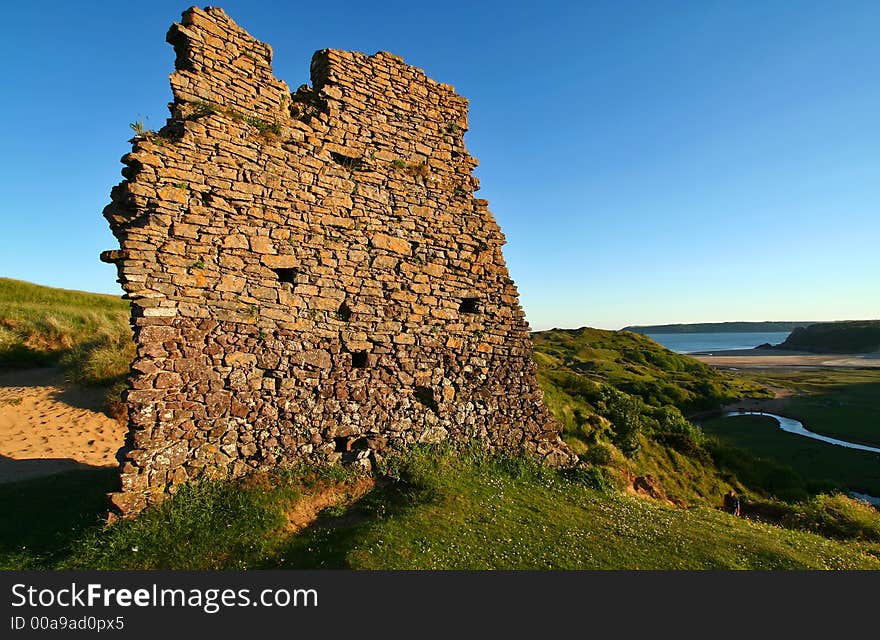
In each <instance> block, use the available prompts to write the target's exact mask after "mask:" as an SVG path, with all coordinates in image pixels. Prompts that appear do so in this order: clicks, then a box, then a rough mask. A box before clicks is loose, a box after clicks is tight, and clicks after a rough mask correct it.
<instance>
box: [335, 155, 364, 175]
mask: <svg viewBox="0 0 880 640" xmlns="http://www.w3.org/2000/svg"><path fill="white" fill-rule="evenodd" d="M330 157H331V158H333V162H335V163H336V164H338V165H339V166H342V167H345V168H346V169H350V170H351V171H361V170H362V169H363V168H364V161H363V160H362V159H361V158H352V157H351V156H345V155H342V154H341V153H336V152H335V151H331V152H330Z"/></svg>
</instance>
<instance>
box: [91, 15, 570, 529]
mask: <svg viewBox="0 0 880 640" xmlns="http://www.w3.org/2000/svg"><path fill="white" fill-rule="evenodd" d="M167 39H168V42H169V43H171V44H172V45H173V46H174V49H175V52H176V56H177V59H176V62H175V67H176V71H175V72H174V73H173V74H172V76H171V86H172V89H173V93H174V102H173V104H171V105H169V106H170V109H171V118H170V119H169V120H168V123H167V124H166V126H165V127H164V128H163V129H162V130H161V131H159V132H157V133H155V134H152V133H147V134H144V135H138V136H136V137H135V139H134V140H133V150H132V152H131V153H130V154H128V155H126V156H125V157H124V158H123V159H122V161H123V163H124V164H125V165H126V168H125V169H123V171H122V173H123V176H124V177H125V178H126V180H125V181H124V182H122V183H121V184H120V185H118V186H117V187H115V188H114V189H113V192H112V202H111V204H110V205H108V206H107V208H106V209H105V211H104V215H105V217H106V218H107V220H108V221H109V222H110V226H111V229H112V231H113V233H114V235H115V236H116V237H117V238H118V240H119V244H120V249H119V250H113V251H107V252H105V253H104V254H102V259H104V260H105V261H108V262H113V263H115V264H116V266H117V268H118V273H119V279H120V282H121V284H122V286H123V288H124V289H125V291H126V294H127V298H128V299H129V300H130V301H131V309H132V324H133V327H134V336H135V342H136V344H137V356H136V359H135V360H134V362H133V364H132V375H131V378H130V382H131V387H132V388H131V390H130V391H129V392H128V393H127V398H126V404H127V407H128V412H129V434H128V437H127V441H126V445H125V447H124V449H123V455H124V460H123V461H122V466H121V480H122V487H121V492H119V493H116V494H113V495H112V496H111V498H112V500H113V503H114V505H115V506H116V507H117V508H118V509H119V510H120V511H121V512H122V513H135V512H137V511H138V510H140V509H141V508H143V507H144V506H145V505H146V504H149V503H150V502H153V501H154V500H155V499H156V498H158V497H161V496H162V495H163V494H165V493H167V492H169V491H173V490H174V487H176V486H177V485H179V484H181V483H183V482H186V481H187V480H188V479H190V478H195V477H200V476H201V475H203V474H205V473H207V474H209V475H216V474H224V473H231V474H233V475H240V474H242V473H244V472H245V471H247V470H249V469H252V468H262V467H269V466H272V465H275V464H279V463H285V462H292V461H295V460H310V461H314V462H316V463H321V462H324V463H327V462H330V463H332V462H336V461H339V460H351V461H355V462H359V463H361V464H364V465H367V466H368V465H369V461H370V460H371V459H374V458H375V457H376V456H378V455H381V452H382V451H385V450H388V449H389V448H391V449H394V448H402V447H405V446H406V445H408V444H411V443H416V442H438V441H442V440H445V439H452V440H455V441H465V440H469V439H474V438H480V439H482V440H483V441H484V442H485V443H486V444H487V445H488V446H489V447H490V448H493V449H500V448H506V449H513V450H519V451H524V452H527V453H531V454H533V455H537V456H540V457H541V458H543V459H544V460H545V461H547V462H548V463H549V464H554V465H563V464H569V463H572V462H574V457H573V455H572V454H571V453H570V452H569V450H568V449H567V448H566V447H565V445H564V444H563V443H562V441H561V440H560V438H559V431H560V426H559V424H558V423H556V422H554V421H553V420H552V418H551V417H550V415H549V413H548V411H547V409H546V408H545V406H544V405H543V403H542V401H541V392H540V390H539V388H538V385H537V382H536V378H535V365H534V363H533V361H532V359H531V352H532V345H531V340H530V338H529V335H528V325H527V324H526V322H525V319H524V315H523V312H522V310H521V308H520V306H519V303H518V297H517V291H516V288H515V286H514V283H513V281H512V280H511V279H510V277H509V275H508V271H507V268H506V266H505V263H504V259H503V257H502V253H501V246H502V245H503V244H504V236H503V234H502V233H501V231H500V229H499V227H498V225H497V224H496V222H495V220H494V218H493V216H492V214H491V213H490V212H489V211H488V209H487V204H488V203H487V202H486V201H485V200H481V199H478V198H475V197H474V195H473V193H474V191H475V190H476V189H477V188H478V183H477V180H476V179H475V178H474V177H473V176H472V171H473V169H474V167H475V166H476V164H477V162H476V160H474V159H473V158H472V157H470V156H469V155H468V153H467V151H466V150H465V146H464V141H463V136H464V133H465V131H466V130H467V128H468V123H467V100H465V99H464V98H462V97H460V96H458V95H456V94H455V92H454V90H453V88H452V87H450V86H448V85H444V84H439V83H437V82H434V81H433V80H431V79H430V78H427V77H426V76H425V74H424V72H423V71H422V70H421V69H417V68H414V67H411V66H408V65H406V64H404V62H403V61H402V60H401V59H400V58H398V57H397V56H394V55H391V54H389V53H385V52H379V53H377V54H375V55H373V56H366V55H364V54H361V53H354V52H346V51H336V50H322V51H318V52H317V53H315V55H314V57H313V59H312V65H311V80H312V86H311V87H308V86H305V85H304V86H302V87H300V88H299V89H298V90H297V91H296V92H295V93H293V94H291V92H290V90H289V89H288V87H287V85H286V84H285V83H283V82H280V81H279V80H277V79H276V78H275V77H274V76H273V74H272V68H271V59H272V50H271V48H270V47H269V46H268V45H266V44H263V43H261V42H259V41H257V40H255V39H254V38H252V37H251V36H250V35H249V34H248V33H246V32H245V31H244V30H242V29H241V28H240V27H238V26H237V25H236V24H235V23H234V22H233V21H232V20H231V19H230V18H228V17H227V16H226V14H225V13H224V12H223V11H222V10H220V9H217V8H207V9H205V10H200V9H197V8H192V9H190V10H188V11H187V12H185V13H184V14H183V20H182V23H181V24H175V25H173V26H172V27H171V30H170V31H169V32H168V37H167Z"/></svg>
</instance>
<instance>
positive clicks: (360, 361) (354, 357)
mask: <svg viewBox="0 0 880 640" xmlns="http://www.w3.org/2000/svg"><path fill="white" fill-rule="evenodd" d="M351 366H352V367H354V368H355V369H365V368H366V367H367V352H366V351H354V352H352V354H351Z"/></svg>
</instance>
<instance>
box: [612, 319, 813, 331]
mask: <svg viewBox="0 0 880 640" xmlns="http://www.w3.org/2000/svg"><path fill="white" fill-rule="evenodd" d="M809 324H810V323H809V322H805V321H801V322H791V321H788V322H700V323H696V324H652V325H644V326H638V325H634V326H631V327H624V328H623V329H622V331H633V332H635V333H759V332H766V331H792V330H793V329H795V328H798V327H806V326H807V325H809Z"/></svg>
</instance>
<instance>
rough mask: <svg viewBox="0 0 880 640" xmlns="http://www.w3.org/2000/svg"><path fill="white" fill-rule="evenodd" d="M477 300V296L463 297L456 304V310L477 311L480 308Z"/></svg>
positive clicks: (464, 311)
mask: <svg viewBox="0 0 880 640" xmlns="http://www.w3.org/2000/svg"><path fill="white" fill-rule="evenodd" d="M478 301H479V299H478V298H465V299H464V300H462V301H461V304H460V305H459V306H458V310H459V311H460V312H461V313H479V312H480V308H479V306H478V305H477V302H478Z"/></svg>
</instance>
